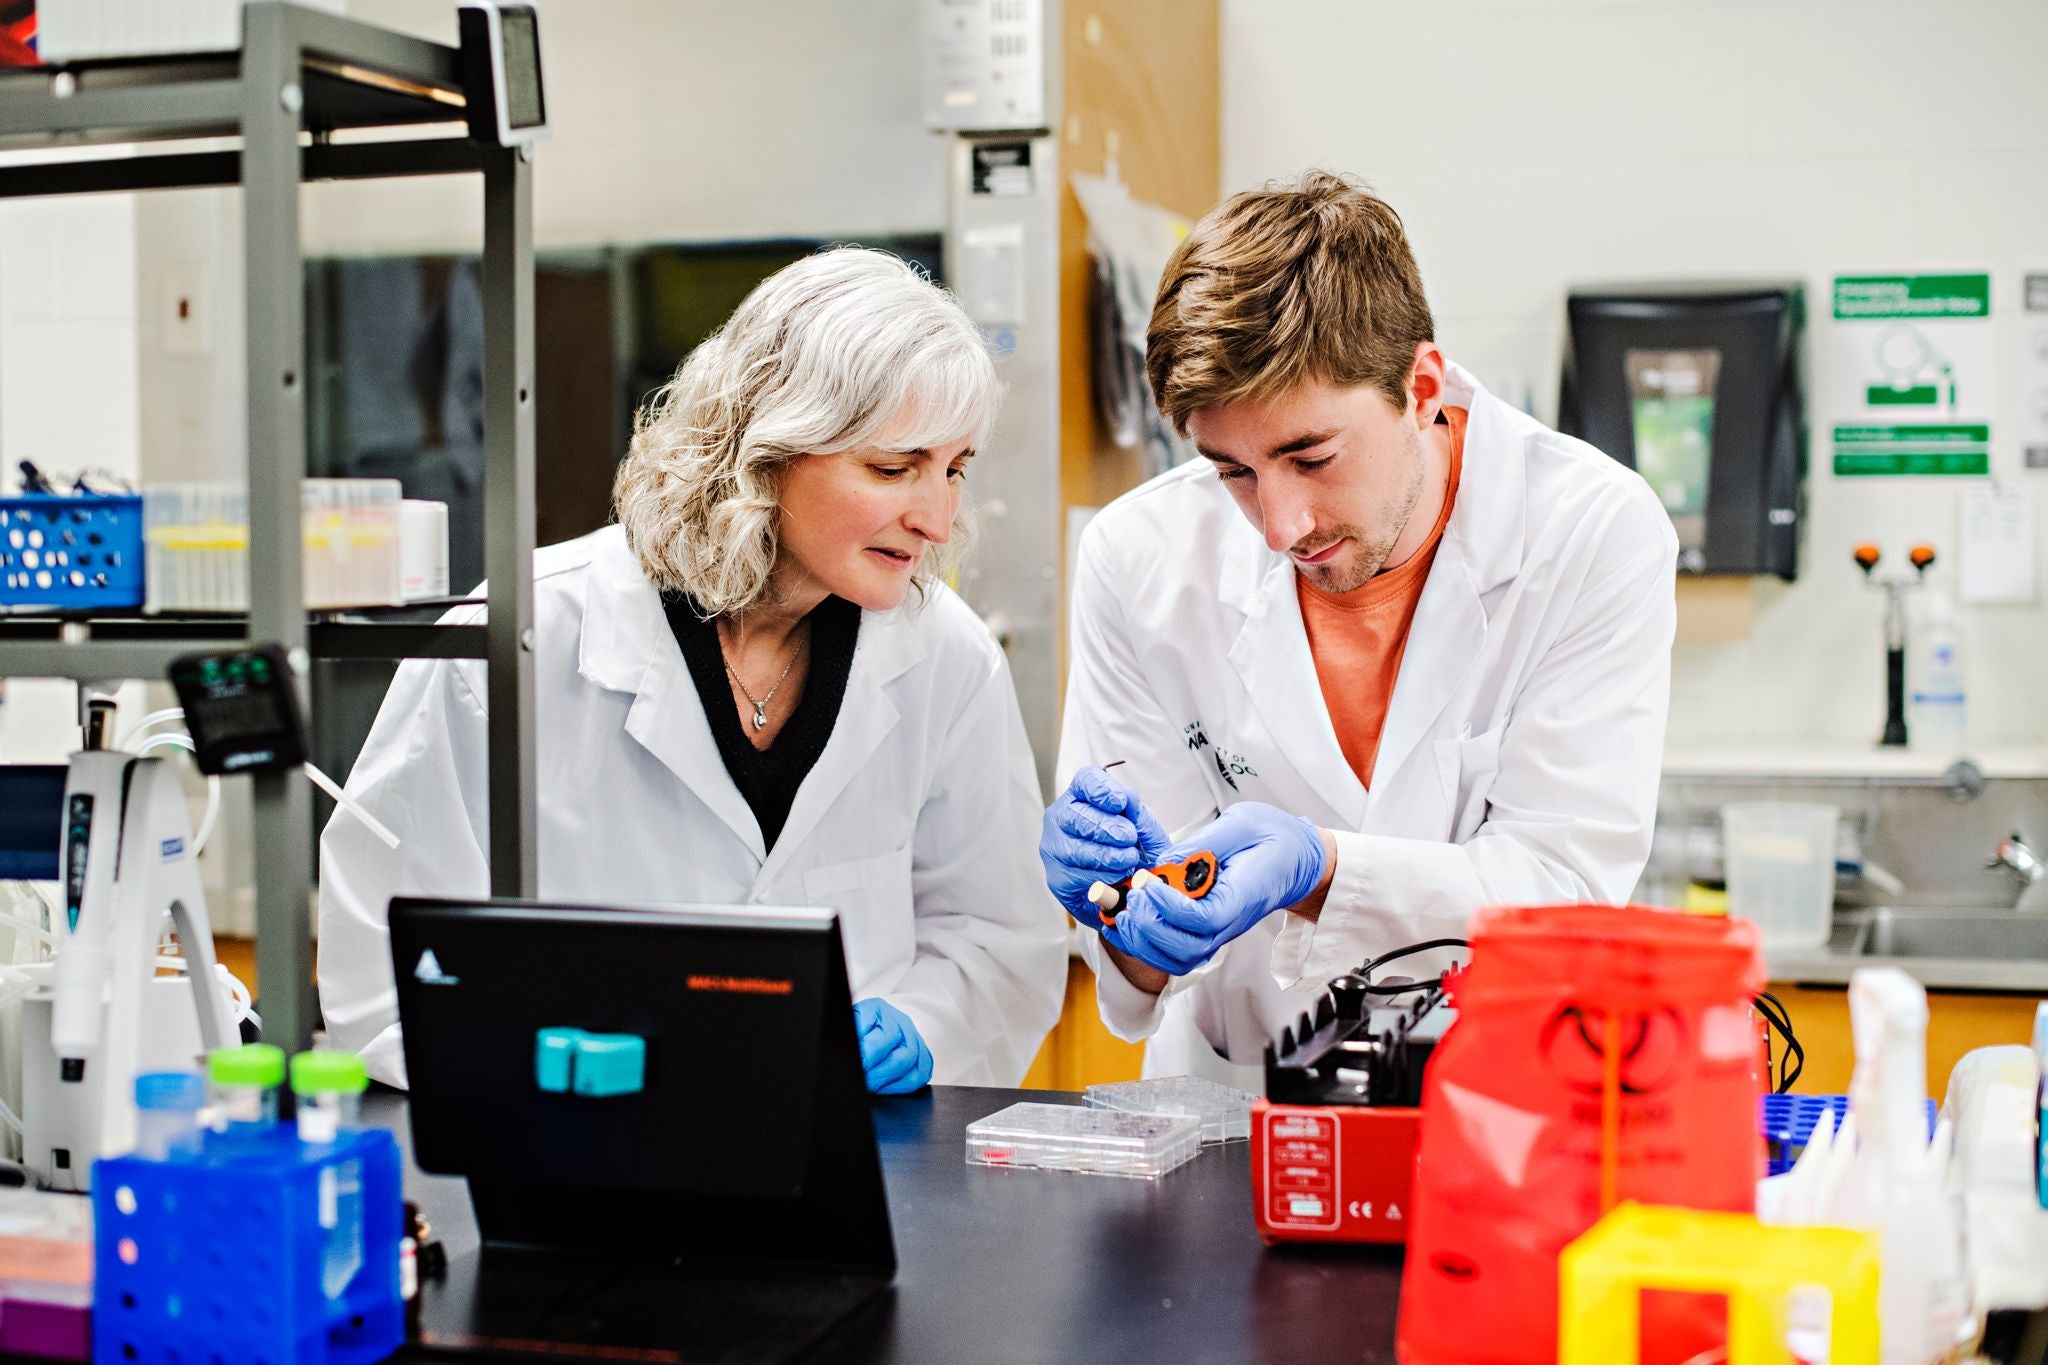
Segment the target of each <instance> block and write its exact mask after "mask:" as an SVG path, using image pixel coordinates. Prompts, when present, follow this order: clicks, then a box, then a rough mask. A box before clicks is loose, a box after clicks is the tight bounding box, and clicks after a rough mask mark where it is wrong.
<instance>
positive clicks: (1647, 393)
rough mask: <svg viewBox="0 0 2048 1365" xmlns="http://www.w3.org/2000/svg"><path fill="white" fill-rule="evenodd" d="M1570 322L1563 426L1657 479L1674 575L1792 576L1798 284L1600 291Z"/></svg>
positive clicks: (1570, 312) (1799, 407)
mask: <svg viewBox="0 0 2048 1365" xmlns="http://www.w3.org/2000/svg"><path fill="white" fill-rule="evenodd" d="M1566 314H1567V318H1568V323H1569V330H1568V334H1567V337H1566V343H1565V359H1564V379H1563V384H1562V388H1561V390H1560V393H1559V396H1558V425H1559V426H1560V427H1561V428H1562V429H1563V430H1564V431H1566V432H1568V433H1569V434H1571V435H1573V436H1578V437H1581V438H1583V439H1584V440H1587V441H1590V442H1591V443H1592V444H1593V445H1595V446H1598V447H1599V448H1600V449H1601V450H1604V451H1606V452H1607V453H1608V454H1609V455H1611V456H1613V457H1614V458H1615V459H1617V460H1619V461H1621V462H1622V463H1623V464H1625V465H1627V466H1629V467H1630V468H1631V469H1635V470H1638V471H1639V472H1641V474H1642V475H1643V477H1644V478H1645V479H1646V480H1648V481H1649V484H1650V487H1651V488H1652V489H1654V490H1655V491H1656V493H1657V496H1658V498H1659V499H1660V500H1662V502H1663V503H1664V507H1665V510H1666V511H1668V512H1670V514H1671V521H1672V525H1673V526H1674V527H1676V529H1677V531H1678V544H1679V551H1678V567H1679V570H1680V571H1681V572H1683V573H1693V574H1730V575H1732V574H1775V575H1777V576H1778V577H1779V578H1783V579H1786V580H1788V581H1789V580H1790V579H1792V578H1794V577H1796V576H1797V574H1798V570H1799V523H1800V519H1801V514H1802V504H1803V499H1804V491H1803V486H1802V483H1803V478H1804V474H1805V434H1806V432H1805V426H1806V418H1805V409H1804V404H1803V399H1802V394H1801V390H1800V383H1799V336H1800V330H1801V327H1802V325H1803V321H1804V305H1803V300H1802V293H1801V287H1800V286H1799V285H1798V284H1796V283H1787V282H1778V283H1763V284H1649V285H1612V286H1600V285H1592V286H1586V287H1582V288H1578V289H1574V290H1572V292H1571V295H1570V297H1569V299H1568V301H1567V304H1566Z"/></svg>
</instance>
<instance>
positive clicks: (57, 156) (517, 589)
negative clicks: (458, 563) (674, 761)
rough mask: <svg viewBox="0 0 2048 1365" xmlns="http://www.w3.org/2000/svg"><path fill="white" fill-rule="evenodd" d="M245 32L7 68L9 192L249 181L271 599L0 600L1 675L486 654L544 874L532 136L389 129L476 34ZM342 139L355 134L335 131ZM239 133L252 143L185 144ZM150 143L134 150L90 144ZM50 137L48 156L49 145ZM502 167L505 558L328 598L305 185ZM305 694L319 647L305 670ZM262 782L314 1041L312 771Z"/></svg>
mask: <svg viewBox="0 0 2048 1365" xmlns="http://www.w3.org/2000/svg"><path fill="white" fill-rule="evenodd" d="M244 15H245V17H244V29H243V45H242V49H241V50H240V51H239V52H222V53H207V54H200V55H196V56H177V57H165V58H139V59H133V60H122V61H107V62H90V63H80V64H77V65H75V66H71V67H66V68H61V69H51V68H33V69H29V70H24V71H9V72H0V149H7V150H15V149H22V148H32V149H36V152H37V155H35V157H34V159H33V160H32V161H28V162H24V163H19V164H8V165H4V166H0V198H21V197H27V196H38V195H54V194H90V193H104V192H113V191H133V190H149V189H189V188H197V187H206V186H222V185H239V186H241V189H242V203H243V209H242V212H243V226H244V230H245V233H246V252H247V262H248V267H247V268H248V291H247V292H248V313H247V327H248V354H249V397H248V404H249V410H248V442H249V444H248V451H249V458H248V477H249V569H250V584H249V614H248V616H247V618H246V619H238V618H229V619H224V618H219V617H215V618H211V619H206V620H176V619H166V618H141V619H135V618H121V619H104V620H86V621H80V620H57V619H53V618H29V619H24V618H20V617H5V616H0V677H52V678H70V679H76V680H79V681H100V680H113V679H121V678H148V679H157V680H161V679H162V678H163V676H164V673H165V669H166V667H167V666H168V664H169V663H170V661H171V659H172V658H174V657H176V656H177V655H179V654H182V653H186V652H188V651H192V650H198V649H208V648H233V647H236V646H238V645H240V644H242V643H244V642H246V641H250V640H256V641H263V642H274V643H277V644H280V645H282V646H283V647H284V648H285V649H286V650H288V651H292V652H293V654H292V657H293V658H294V659H305V658H309V657H314V656H318V657H322V658H407V657H437V658H481V659H484V660H486V661H488V666H489V674H490V686H489V697H488V705H489V709H490V740H489V758H490V842H491V891H492V894H494V895H500V896H531V895H533V894H535V892H536V890H537V871H536V867H537V864H536V851H535V847H534V810H535V804H534V803H535V796H534V755H533V724H534V717H533V654H532V649H533V574H532V558H533V528H534V494H533V371H534V366H533V212H532V175H531V167H530V165H529V162H528V160H527V156H526V154H525V152H524V151H523V149H512V148H503V147H498V146H495V145H488V144H484V143H479V142H476V141H473V140H471V139H470V137H469V136H468V131H467V128H466V126H465V127H461V128H458V129H456V130H453V131H450V132H448V133H447V135H445V136H444V135H430V136H424V137H421V136H412V135H402V136H388V135H385V136H381V137H380V136H379V135H378V134H376V133H375V132H373V131H371V130H393V129H402V130H406V131H407V133H408V134H409V133H411V132H412V131H413V130H416V129H417V128H418V127H419V126H422V125H433V124H448V123H451V122H460V120H462V119H463V117H464V108H465V103H466V101H465V98H464V93H463V85H462V81H461V79H460V66H459V63H458V53H457V50H456V49H455V48H452V47H449V46H447V45H445V44H442V43H434V42H428V41H425V40H422V39H418V38H413V37H408V36H406V35H403V34H398V33H393V32H390V31H388V30H385V29H381V28H377V27H374V26H372V25H369V24H364V23H361V22H358V21H354V20H350V19H347V18H343V17H341V16H338V15H334V14H330V13H327V12H324V11H320V10H312V9H306V8H303V7H302V6H299V5H295V4H287V3H281V0H261V2H260V3H252V4H250V5H248V6H247V8H246V10H245V11H244ZM337 133H340V134H343V137H344V140H341V141H336V140H335V134H337ZM222 138H238V139H239V141H240V146H239V148H238V149H228V150H219V149H217V148H212V147H208V148H204V149H193V148H191V147H189V146H186V147H182V148H181V147H179V146H178V145H176V144H178V143H180V142H185V143H190V142H191V141H193V140H196V139H222ZM104 143H136V144H139V145H138V147H137V149H136V150H137V154H136V155H133V156H128V157H118V158H112V159H100V158H94V157H92V156H91V154H90V153H89V152H88V153H87V154H86V155H84V156H79V155H71V154H70V153H72V152H73V150H74V149H78V148H89V147H91V146H92V145H93V144H104ZM43 153H47V156H45V155H42V154H43ZM463 173H470V174H481V175H482V176H483V178H484V221H483V273H482V284H483V294H484V395H483V396H484V410H485V416H484V499H485V517H486V526H485V532H484V570H485V573H486V574H487V575H488V577H489V580H490V596H489V620H488V623H487V624H485V625H479V626H437V625H432V624H420V623H404V622H389V621H377V622H361V621H351V620H347V619H327V616H328V614H320V615H318V616H309V613H308V612H307V610H306V608H305V606H304V605H303V604H304V600H305V599H304V595H303V592H302V588H301V582H300V525H299V483H300V480H301V479H302V478H303V477H304V475H305V472H306V450H305V412H304V402H305V396H304V390H305V384H304V379H303V369H304V363H305V362H304V356H305V297H304V283H303V276H304V271H303V263H302V260H301V255H300V240H299V185H300V183H301V182H302V181H307V180H355V179H371V178H378V177H385V176H417V175H450V174H463ZM299 673H300V677H299V680H298V685H299V688H300V692H301V700H302V701H304V700H305V696H304V693H305V687H306V683H305V669H304V668H301V669H300V670H299ZM251 780H252V781H253V782H254V783H255V798H256V799H255V829H254V834H255V840H256V850H255V854H256V858H255V867H256V965H257V974H258V977H259V980H260V984H261V986H262V990H263V999H262V1011H263V1016H264V1021H265V1025H266V1028H265V1032H266V1034H267V1035H268V1036H269V1037H270V1039H271V1040H272V1041H274V1042H279V1043H283V1044H285V1045H286V1046H288V1047H294V1046H295V1047H301V1048H302V1047H305V1046H306V1045H307V1044H308V1042H309V1041H310V1039H311V1035H312V1032H313V1028H314V1022H315V1019H316V1017H317V1010H316V1002H315V999H314V994H313V990H312V971H311V968H312V935H311V932H310V923H309V920H310V917H309V914H308V893H309V891H310V889H311V886H312V881H313V866H312V846H313V804H312V795H311V792H310V791H309V789H308V784H307V782H306V780H305V778H304V777H302V776H300V775H299V774H297V773H290V772H285V773H263V774H258V775H256V776H255V777H253V778H252V779H251Z"/></svg>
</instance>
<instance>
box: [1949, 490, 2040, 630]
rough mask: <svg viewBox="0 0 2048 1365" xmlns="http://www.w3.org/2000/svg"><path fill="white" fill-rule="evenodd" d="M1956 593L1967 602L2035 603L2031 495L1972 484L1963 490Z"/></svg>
mask: <svg viewBox="0 0 2048 1365" xmlns="http://www.w3.org/2000/svg"><path fill="white" fill-rule="evenodd" d="M1962 531H1963V548H1962V554H1961V555H1960V556H1959V558H1960V559H1961V564H1962V571H1961V576H1960V584H1959V586H1960V588H1961V592H1962V599H1963V601H1965V602H1981V603H1998V604H2008V605H2009V604H2014V603H2018V604H2025V603H2028V602H2032V601H2033V600H2034V490H2033V489H2032V488H2031V487H2025V486H2022V487H2018V488H2000V487H1999V486H1998V485H1997V484H1994V483H1981V484H1972V485H1971V486H1969V487H1968V488H1965V489H1964V490H1963V526H1962Z"/></svg>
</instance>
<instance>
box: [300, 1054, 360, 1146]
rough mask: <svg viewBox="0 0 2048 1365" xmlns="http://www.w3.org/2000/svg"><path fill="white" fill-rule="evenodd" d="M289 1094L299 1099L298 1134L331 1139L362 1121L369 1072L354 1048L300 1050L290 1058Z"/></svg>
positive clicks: (318, 1139)
mask: <svg viewBox="0 0 2048 1365" xmlns="http://www.w3.org/2000/svg"><path fill="white" fill-rule="evenodd" d="M291 1072H292V1094H294V1095H296V1096H298V1101H299V1137H300V1138H301V1139H302V1140H303V1141H306V1142H332V1141H334V1135H335V1134H336V1133H339V1132H340V1131H342V1130H343V1129H344V1128H355V1127H358V1126H360V1125H361V1123H362V1105H363V1091H365V1090H367V1089H368V1088H369V1085H370V1076H369V1073H368V1072H367V1071H365V1070H364V1069H363V1059H362V1058H361V1057H358V1056H356V1054H355V1053H353V1052H327V1051H321V1052H301V1053H300V1054H299V1055H298V1056H296V1057H294V1058H292V1066H291Z"/></svg>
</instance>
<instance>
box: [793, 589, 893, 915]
mask: <svg viewBox="0 0 2048 1365" xmlns="http://www.w3.org/2000/svg"><path fill="white" fill-rule="evenodd" d="M916 609H917V608H916V604H915V603H914V602H912V603H908V604H906V605H905V606H903V607H902V608H899V609H898V610H896V611H892V612H885V613H877V612H863V613H862V614H861V621H860V635H859V638H858V640H857V642H856V643H855V645H854V651H853V666H852V668H851V669H850V670H849V671H848V673H847V676H846V696H845V699H844V700H843V701H841V702H840V704H839V716H838V719H837V720H835V721H834V722H833V725H832V737H831V738H830V739H828V740H826V741H825V750H824V752H823V753H821V754H819V755H818V761H817V762H816V763H814V764H812V765H811V770H810V772H808V773H806V774H805V775H804V780H803V782H802V784H801V785H799V786H798V787H797V790H796V799H795V800H794V801H793V802H791V804H790V807H789V819H788V820H787V821H785V822H784V823H783V826H782V833H781V834H780V835H778V836H777V837H776V840H775V847H774V849H773V850H772V851H771V853H770V855H769V858H768V861H767V865H766V866H764V867H763V868H762V869H761V874H760V877H759V879H758V882H757V884H756V886H757V889H760V888H765V887H767V886H768V885H770V884H771V883H772V882H773V881H774V880H775V878H777V877H778V876H780V875H781V873H782V870H783V868H784V867H786V866H787V865H788V864H789V862H790V860H791V859H792V858H793V857H795V856H796V851H797V850H798V849H800V848H802V847H803V844H804V841H805V840H806V839H807V838H808V837H809V836H810V834H811V832H812V831H813V830H815V829H816V828H817V827H818V824H819V822H820V821H821V820H823V819H824V818H825V814H826V812H827V811H829V810H830V809H831V808H832V803H833V802H835V801H837V800H838V799H839V797H840V794H841V793H843V792H844V791H845V790H846V787H847V784H848V783H850V782H852V781H853V779H854V776H855V775H856V774H857V773H859V772H860V770H861V769H862V768H863V767H864V766H866V764H867V762H868V760H869V759H871V758H873V757H874V754H875V751H876V750H877V749H879V748H881V746H882V741H883V740H885V739H887V738H888V737H889V732H890V731H891V730H894V729H895V728H896V723H897V721H898V720H899V719H900V718H901V717H900V714H899V712H898V710H897V707H896V703H895V702H894V701H893V700H891V698H890V696H889V684H890V683H891V682H893V681H895V680H896V679H897V678H899V677H901V676H902V675H903V674H904V673H906V672H908V671H909V670H910V669H911V668H912V667H913V666H915V665H916V664H917V663H918V662H919V661H920V660H922V659H923V658H924V646H923V645H922V644H920V643H919V642H918V638H917V632H916V630H915V629H914V628H913V627H912V625H911V623H910V622H909V620H907V619H906V618H905V616H904V613H905V612H907V611H914V610H916ZM877 851H878V852H887V851H888V850H886V849H881V850H877Z"/></svg>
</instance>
